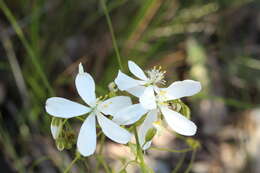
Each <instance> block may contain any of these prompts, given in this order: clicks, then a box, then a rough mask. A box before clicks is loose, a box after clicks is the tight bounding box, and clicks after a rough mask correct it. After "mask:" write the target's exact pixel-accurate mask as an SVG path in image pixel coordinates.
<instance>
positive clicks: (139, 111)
mask: <svg viewBox="0 0 260 173" xmlns="http://www.w3.org/2000/svg"><path fill="white" fill-rule="evenodd" d="M146 113H147V110H146V109H144V108H143V106H142V105H141V104H134V105H131V106H129V107H126V108H124V109H121V110H120V111H118V112H117V113H116V114H115V115H114V118H113V121H114V122H116V123H117V124H119V125H129V124H133V123H135V122H136V121H138V120H139V119H140V118H141V117H142V116H143V115H144V114H146Z"/></svg>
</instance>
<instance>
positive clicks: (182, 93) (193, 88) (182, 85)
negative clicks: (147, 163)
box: [163, 80, 201, 101]
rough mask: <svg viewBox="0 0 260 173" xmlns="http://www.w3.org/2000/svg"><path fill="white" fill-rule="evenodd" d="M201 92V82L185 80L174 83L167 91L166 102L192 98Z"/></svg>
mask: <svg viewBox="0 0 260 173" xmlns="http://www.w3.org/2000/svg"><path fill="white" fill-rule="evenodd" d="M200 90H201V84H200V82H197V81H193V80H184V81H177V82H173V83H172V84H171V85H170V86H169V87H168V88H165V89H163V91H165V96H166V98H167V99H166V100H165V101H167V100H175V99H179V98H182V97H187V96H192V95H194V94H197V93H198V92H200Z"/></svg>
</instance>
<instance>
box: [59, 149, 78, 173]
mask: <svg viewBox="0 0 260 173" xmlns="http://www.w3.org/2000/svg"><path fill="white" fill-rule="evenodd" d="M79 158H80V154H76V157H75V158H74V160H72V162H70V164H69V165H68V166H67V168H66V169H65V171H64V172H63V173H68V172H69V171H70V169H71V168H72V166H73V165H74V164H75V163H76V161H77V160H79Z"/></svg>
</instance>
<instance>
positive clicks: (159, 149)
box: [150, 147, 194, 153]
mask: <svg viewBox="0 0 260 173" xmlns="http://www.w3.org/2000/svg"><path fill="white" fill-rule="evenodd" d="M150 149H152V150H158V151H168V152H172V153H185V152H188V151H192V150H194V148H186V149H182V150H174V149H168V148H157V147H150Z"/></svg>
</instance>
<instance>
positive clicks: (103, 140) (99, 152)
mask: <svg viewBox="0 0 260 173" xmlns="http://www.w3.org/2000/svg"><path fill="white" fill-rule="evenodd" d="M104 143H105V135H102V134H101V139H100V148H99V151H98V155H102V152H103V147H104ZM98 155H96V157H97V159H98ZM100 164H102V162H101V161H100V159H98V163H97V166H96V169H95V172H98V171H99V166H100ZM105 164H106V163H105ZM104 167H105V166H104ZM106 167H107V166H106Z"/></svg>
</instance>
